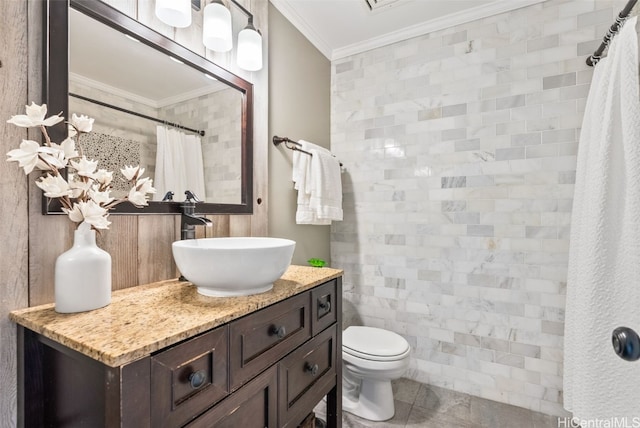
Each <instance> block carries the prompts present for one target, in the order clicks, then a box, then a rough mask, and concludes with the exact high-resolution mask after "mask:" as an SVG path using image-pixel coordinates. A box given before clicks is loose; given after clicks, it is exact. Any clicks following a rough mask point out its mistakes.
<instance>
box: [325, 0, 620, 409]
mask: <svg viewBox="0 0 640 428" xmlns="http://www.w3.org/2000/svg"><path fill="white" fill-rule="evenodd" d="M625 3H626V2H625V1H614V2H610V1H599V0H598V1H594V0H570V1H569V0H567V1H563V0H550V1H546V2H543V3H539V4H536V5H533V6H529V7H526V8H521V9H518V10H515V11H512V12H509V13H504V14H500V15H497V16H492V17H488V18H484V19H480V20H477V21H473V22H469V23H466V24H461V25H458V26H455V27H453V28H448V29H446V30H442V31H437V32H433V33H431V34H428V35H425V36H421V37H416V38H412V39H410V40H406V41H403V42H399V43H395V44H393V45H389V46H386V47H381V48H377V49H374V50H370V51H367V52H364V53H361V54H357V55H353V56H350V57H347V58H344V59H339V60H335V61H334V62H333V64H332V100H331V106H332V107H331V110H332V118H331V123H332V131H331V149H332V151H333V152H334V153H335V154H336V155H337V156H338V157H339V158H340V160H341V161H342V163H343V164H344V165H345V168H346V170H345V173H344V174H343V186H344V208H345V215H344V221H343V222H334V224H333V225H332V229H331V257H332V265H333V266H334V267H337V268H343V269H344V270H345V277H344V285H345V292H344V308H345V318H346V322H347V323H356V324H360V323H361V324H364V325H369V326H377V327H382V328H387V329H390V330H393V331H395V332H398V333H400V334H402V335H403V336H404V337H406V338H407V339H408V340H409V342H410V343H411V345H412V347H413V355H412V364H411V369H410V371H409V373H408V374H407V375H408V376H409V377H411V378H414V379H416V380H419V381H423V382H426V383H429V384H432V385H437V386H441V387H446V388H450V389H454V390H457V391H462V392H466V393H470V394H473V395H476V396H480V397H483V398H487V399H491V400H496V401H500V402H505V403H510V404H514V405H517V406H521V407H525V408H528V409H532V410H535V411H542V412H545V413H548V414H557V415H562V414H564V410H563V408H562V358H563V329H564V324H563V320H564V307H565V289H566V275H567V259H568V247H569V228H570V214H571V206H572V197H573V187H574V178H575V168H576V153H577V148H578V138H579V133H580V126H581V122H582V114H583V111H584V106H585V102H586V96H587V93H588V90H589V83H590V80H591V75H592V72H593V70H592V69H591V68H589V67H587V66H586V64H585V59H586V56H587V55H588V54H590V53H591V52H593V50H594V49H595V48H596V47H597V45H599V43H600V41H601V38H602V36H603V35H604V34H605V32H606V29H607V28H608V27H609V26H610V25H611V23H612V22H613V19H614V16H615V15H616V14H617V12H618V11H619V10H620V9H621V8H622V7H623V6H624V4H625Z"/></svg>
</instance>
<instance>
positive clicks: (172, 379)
mask: <svg viewBox="0 0 640 428" xmlns="http://www.w3.org/2000/svg"><path fill="white" fill-rule="evenodd" d="M227 343H228V336H227V327H226V326H224V327H219V328H216V329H215V330H212V331H210V332H208V333H205V334H203V335H202V336H198V337H196V338H193V339H191V340H188V341H187V342H184V343H181V344H179V345H177V346H174V347H172V348H169V349H168V350H166V351H163V352H161V353H159V354H157V355H154V356H153V357H151V422H152V426H153V427H154V428H160V427H176V426H182V425H184V424H185V423H187V422H189V420H191V419H193V418H194V417H195V416H197V415H198V414H200V413H202V412H204V411H205V410H207V409H208V408H209V407H211V406H212V405H213V404H214V403H216V402H217V401H220V400H221V399H222V398H224V397H225V396H226V395H227V394H228V392H229V388H228V379H227V373H228V372H227V362H228V360H227V349H228V348H227Z"/></svg>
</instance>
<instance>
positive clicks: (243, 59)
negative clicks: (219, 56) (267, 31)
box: [236, 24, 262, 71]
mask: <svg viewBox="0 0 640 428" xmlns="http://www.w3.org/2000/svg"><path fill="white" fill-rule="evenodd" d="M236 60H237V62H238V67H240V68H242V69H243V70H247V71H258V70H260V69H261V68H262V36H261V35H260V33H259V32H258V31H257V30H256V29H255V28H254V27H253V25H251V24H249V25H247V26H246V27H245V29H244V30H242V31H240V33H239V34H238V57H237V59H236Z"/></svg>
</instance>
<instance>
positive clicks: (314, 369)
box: [304, 363, 318, 376]
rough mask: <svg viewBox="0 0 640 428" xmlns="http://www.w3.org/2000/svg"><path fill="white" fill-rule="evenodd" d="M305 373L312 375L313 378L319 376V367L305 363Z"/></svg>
mask: <svg viewBox="0 0 640 428" xmlns="http://www.w3.org/2000/svg"><path fill="white" fill-rule="evenodd" d="M304 371H305V372H307V373H311V376H316V375H317V374H318V365H317V364H313V365H312V364H311V363H305V365H304Z"/></svg>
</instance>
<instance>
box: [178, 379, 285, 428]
mask: <svg viewBox="0 0 640 428" xmlns="http://www.w3.org/2000/svg"><path fill="white" fill-rule="evenodd" d="M276 373H277V368H276V366H274V367H271V368H270V369H269V370H267V371H265V372H264V373H262V374H261V375H260V376H258V377H257V378H255V379H254V380H252V381H251V382H249V383H247V384H246V385H245V386H243V387H242V388H241V389H239V390H238V391H237V392H236V393H235V394H233V395H232V396H230V397H228V398H227V399H225V400H224V401H222V402H221V403H220V404H218V405H217V406H216V407H214V408H213V409H211V410H209V411H208V412H206V413H205V414H203V415H202V416H200V417H199V418H198V419H196V420H195V421H193V422H192V423H191V424H189V425H187V427H188V428H211V427H216V428H277V420H278V418H277V415H276V412H277V407H278V406H277V400H278V391H277V386H276V385H277V383H278V377H277V375H276Z"/></svg>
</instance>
